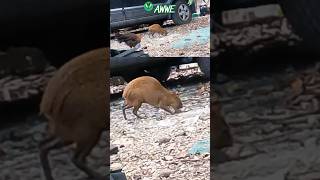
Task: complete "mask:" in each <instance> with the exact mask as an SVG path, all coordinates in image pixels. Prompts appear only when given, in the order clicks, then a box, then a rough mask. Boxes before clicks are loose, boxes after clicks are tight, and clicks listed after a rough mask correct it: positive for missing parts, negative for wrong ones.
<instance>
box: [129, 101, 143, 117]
mask: <svg viewBox="0 0 320 180" xmlns="http://www.w3.org/2000/svg"><path fill="white" fill-rule="evenodd" d="M140 107H141V103H138V104H137V105H135V106H134V108H133V111H132V112H133V114H134V115H136V116H137V117H138V118H140V119H143V117H141V116H139V115H138V110H139V108H140Z"/></svg>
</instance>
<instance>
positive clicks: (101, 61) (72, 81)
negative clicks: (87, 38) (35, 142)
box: [39, 48, 109, 180]
mask: <svg viewBox="0 0 320 180" xmlns="http://www.w3.org/2000/svg"><path fill="white" fill-rule="evenodd" d="M108 70H109V49H108V48H100V49H95V50H92V51H89V52H86V53H84V54H82V55H80V56H77V57H75V58H73V59H72V60H70V61H69V62H67V63H66V64H65V65H63V66H62V67H61V68H60V69H59V70H58V71H57V72H56V74H55V75H54V76H53V77H52V78H51V79H50V81H49V82H48V85H47V87H46V89H45V91H44V94H43V97H42V101H41V104H40V115H42V116H44V117H45V118H46V119H47V120H48V137H47V138H46V139H45V140H43V141H42V142H41V143H40V146H39V148H40V160H41V165H42V167H43V171H44V175H45V177H46V179H47V180H53V177H52V174H51V168H50V164H49V162H48V153H49V151H50V150H53V149H57V148H62V147H64V146H67V145H71V144H73V145H75V152H74V156H73V158H72V162H73V163H74V164H75V166H76V167H78V168H79V169H81V170H82V171H84V172H85V173H86V174H87V175H88V176H90V177H94V178H103V177H102V176H101V175H99V174H98V173H96V172H95V171H93V170H92V169H90V168H89V167H88V166H87V165H86V163H85V159H86V157H87V156H88V154H89V153H90V152H91V150H92V148H93V147H94V146H95V145H96V144H97V142H98V140H99V138H100V136H101V133H102V132H103V130H104V129H105V128H106V118H107V116H108V112H107V111H106V109H107V108H108V103H107V102H108V101H109V96H108V95H107V89H108V88H106V81H107V79H108V77H107V76H108V75H107V74H108Z"/></svg>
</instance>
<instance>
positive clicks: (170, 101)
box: [122, 76, 182, 119]
mask: <svg viewBox="0 0 320 180" xmlns="http://www.w3.org/2000/svg"><path fill="white" fill-rule="evenodd" d="M122 97H123V98H124V100H125V103H124V105H123V107H122V111H123V117H124V119H127V117H126V113H125V110H126V109H128V108H131V107H134V108H133V114H134V115H136V116H137V117H138V118H141V117H140V116H139V115H138V114H137V112H138V110H139V108H140V107H141V105H142V103H147V104H150V105H152V106H154V107H157V108H161V109H163V110H165V111H167V112H169V113H171V114H174V112H172V111H171V110H170V109H169V107H170V106H171V107H172V108H173V109H174V111H175V112H180V110H179V109H180V108H182V103H181V100H180V98H179V97H178V95H177V94H176V93H175V92H170V91H169V90H167V89H166V88H164V87H163V86H162V85H161V84H160V82H159V81H158V80H157V79H155V78H153V77H150V76H141V77H138V78H136V79H134V80H132V81H130V82H129V83H128V84H127V86H126V87H125V89H124V91H123V94H122Z"/></svg>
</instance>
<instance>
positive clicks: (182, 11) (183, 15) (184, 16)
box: [178, 4, 189, 21]
mask: <svg viewBox="0 0 320 180" xmlns="http://www.w3.org/2000/svg"><path fill="white" fill-rule="evenodd" d="M178 14H179V17H180V19H181V20H182V21H187V20H188V19H189V7H188V6H187V5H186V4H180V6H179V8H178Z"/></svg>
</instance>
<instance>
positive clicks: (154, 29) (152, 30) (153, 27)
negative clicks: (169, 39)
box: [149, 24, 168, 36]
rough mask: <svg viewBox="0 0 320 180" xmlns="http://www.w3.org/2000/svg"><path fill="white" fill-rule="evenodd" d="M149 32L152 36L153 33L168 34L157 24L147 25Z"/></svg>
mask: <svg viewBox="0 0 320 180" xmlns="http://www.w3.org/2000/svg"><path fill="white" fill-rule="evenodd" d="M149 32H150V33H151V34H152V36H154V33H159V34H161V35H165V36H166V35H167V34H168V32H167V31H166V30H165V29H163V28H162V27H161V26H160V25H159V24H153V25H151V26H149Z"/></svg>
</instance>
